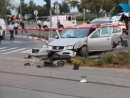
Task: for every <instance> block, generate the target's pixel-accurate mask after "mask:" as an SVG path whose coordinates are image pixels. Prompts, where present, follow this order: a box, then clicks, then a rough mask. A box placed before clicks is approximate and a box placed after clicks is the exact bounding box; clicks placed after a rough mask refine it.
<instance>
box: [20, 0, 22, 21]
mask: <svg viewBox="0 0 130 98" xmlns="http://www.w3.org/2000/svg"><path fill="white" fill-rule="evenodd" d="M20 20H21V21H22V20H23V19H22V0H20Z"/></svg>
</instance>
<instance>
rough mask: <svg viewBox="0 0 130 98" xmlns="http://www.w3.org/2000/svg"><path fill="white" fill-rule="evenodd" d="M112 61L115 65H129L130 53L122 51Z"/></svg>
mask: <svg viewBox="0 0 130 98" xmlns="http://www.w3.org/2000/svg"><path fill="white" fill-rule="evenodd" d="M112 62H113V64H115V65H128V64H130V54H129V53H127V52H123V51H120V52H118V53H117V54H116V55H115V56H114V58H113V61H112Z"/></svg>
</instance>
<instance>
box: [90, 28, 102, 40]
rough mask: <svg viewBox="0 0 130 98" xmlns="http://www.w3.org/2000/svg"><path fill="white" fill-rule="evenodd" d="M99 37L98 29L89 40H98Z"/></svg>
mask: <svg viewBox="0 0 130 98" xmlns="http://www.w3.org/2000/svg"><path fill="white" fill-rule="evenodd" d="M99 37H100V29H99V30H97V31H96V32H95V33H94V34H92V35H91V38H99Z"/></svg>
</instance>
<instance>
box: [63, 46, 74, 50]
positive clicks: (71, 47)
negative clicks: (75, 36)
mask: <svg viewBox="0 0 130 98" xmlns="http://www.w3.org/2000/svg"><path fill="white" fill-rule="evenodd" d="M65 49H66V50H67V49H73V45H69V46H66V47H65Z"/></svg>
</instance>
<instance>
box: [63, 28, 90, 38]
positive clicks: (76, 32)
mask: <svg viewBox="0 0 130 98" xmlns="http://www.w3.org/2000/svg"><path fill="white" fill-rule="evenodd" d="M88 33H89V29H73V30H66V31H64V32H63V33H62V35H61V38H84V37H86V36H87V35H88Z"/></svg>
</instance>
